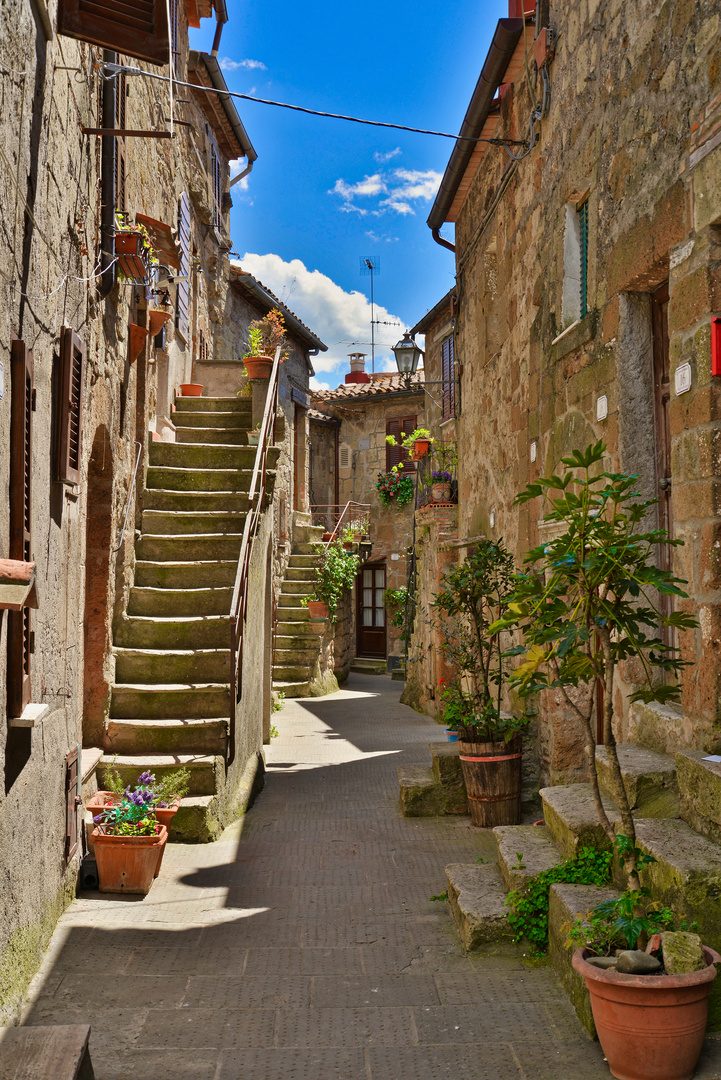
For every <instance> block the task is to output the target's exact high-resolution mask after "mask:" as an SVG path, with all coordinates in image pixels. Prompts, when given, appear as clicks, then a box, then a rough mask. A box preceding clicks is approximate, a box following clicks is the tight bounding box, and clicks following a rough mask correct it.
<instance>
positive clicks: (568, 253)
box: [562, 194, 589, 330]
mask: <svg viewBox="0 0 721 1080" xmlns="http://www.w3.org/2000/svg"><path fill="white" fill-rule="evenodd" d="M588 227H589V222H588V194H585V195H583V196H581V197H580V199H578V200H576V199H575V196H574V201H573V202H568V203H566V226H565V232H564V237H563V304H562V307H563V329H564V330H566V329H567V328H568V327H569V326H571V325H572V324H573V323H575V322H578V321H579V320H580V319H583V318H585V316H586V315H587V314H588Z"/></svg>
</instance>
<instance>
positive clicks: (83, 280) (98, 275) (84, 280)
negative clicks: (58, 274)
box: [18, 258, 118, 300]
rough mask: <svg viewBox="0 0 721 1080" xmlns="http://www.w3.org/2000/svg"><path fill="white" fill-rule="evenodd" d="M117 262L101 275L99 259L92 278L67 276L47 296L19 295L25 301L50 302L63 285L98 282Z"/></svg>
mask: <svg viewBox="0 0 721 1080" xmlns="http://www.w3.org/2000/svg"><path fill="white" fill-rule="evenodd" d="M117 261H118V260H117V258H115V259H113V261H112V262H111V263H109V264H108V265H107V266H106V267H105V269H104V270H101V271H100V273H98V272H97V271H98V267H99V266H100V262H101V260H100V259H98V261H97V263H96V264H95V270H94V271H93V272H92V274H91V275H90V277H77V275H76V274H66V275H65V277H64V278H63V280H62V281H61V282H60V284H59V285H56V286H55V288H54V289H53V291H52V292H49V293H48V294H47V295H46V296H33V295H32V294H31V293H24V292H21V293H19V294H18V295H20V296H22V297H23V299H25V300H49V299H50V298H51V297H53V296H55V294H56V293H59V292H60V290H61V289H62V287H63V285H64V284H65V283H66V282H67V281H79V282H81V283H82V284H87V282H89V281H97V279H98V278H101V277H102V276H103V274H107V272H108V270H110V269H111V267H113V266H114V265H115V263H116V262H117Z"/></svg>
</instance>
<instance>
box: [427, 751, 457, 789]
mask: <svg viewBox="0 0 721 1080" xmlns="http://www.w3.org/2000/svg"><path fill="white" fill-rule="evenodd" d="M428 749H429V750H430V752H431V768H432V770H433V776H434V777H435V781H436V783H437V784H444V785H446V786H448V787H456V786H458V784H460V785H461V786H462V787H463V786H464V782H463V769H462V767H461V760H460V758H459V756H458V743H451V742H432V743H428Z"/></svg>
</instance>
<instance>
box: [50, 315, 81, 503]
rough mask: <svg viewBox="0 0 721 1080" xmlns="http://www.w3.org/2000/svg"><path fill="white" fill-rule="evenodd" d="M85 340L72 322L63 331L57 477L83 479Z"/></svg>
mask: <svg viewBox="0 0 721 1080" xmlns="http://www.w3.org/2000/svg"><path fill="white" fill-rule="evenodd" d="M84 378H85V344H84V342H82V341H81V340H80V338H79V337H78V335H77V334H76V333H75V332H74V331H73V330H71V328H70V327H69V326H64V327H63V328H62V330H61V332H60V402H59V423H58V441H57V451H56V458H55V478H56V479H57V480H62V481H64V482H65V483H70V484H79V483H80V461H81V452H82V426H83V382H84Z"/></svg>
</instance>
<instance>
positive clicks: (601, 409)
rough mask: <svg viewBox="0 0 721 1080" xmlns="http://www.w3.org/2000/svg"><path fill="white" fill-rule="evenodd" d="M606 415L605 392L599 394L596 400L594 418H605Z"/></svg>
mask: <svg viewBox="0 0 721 1080" xmlns="http://www.w3.org/2000/svg"><path fill="white" fill-rule="evenodd" d="M607 416H608V398H607V397H606V395H605V394H601V396H600V398H598V400H597V401H596V419H597V420H605V419H606V417H607Z"/></svg>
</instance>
